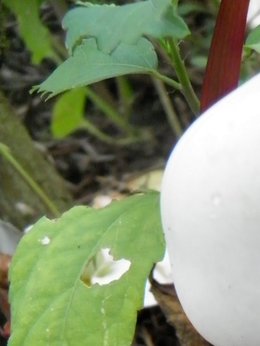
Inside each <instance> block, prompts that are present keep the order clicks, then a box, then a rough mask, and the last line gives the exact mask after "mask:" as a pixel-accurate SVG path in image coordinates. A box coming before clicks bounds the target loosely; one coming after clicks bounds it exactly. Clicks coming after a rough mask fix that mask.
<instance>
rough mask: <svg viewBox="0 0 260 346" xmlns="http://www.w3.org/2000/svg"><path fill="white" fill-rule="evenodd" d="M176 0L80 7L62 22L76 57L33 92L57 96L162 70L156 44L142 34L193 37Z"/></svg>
mask: <svg viewBox="0 0 260 346" xmlns="http://www.w3.org/2000/svg"><path fill="white" fill-rule="evenodd" d="M174 8H175V6H174V5H172V4H171V0H147V1H141V2H137V3H134V4H127V5H122V6H115V5H93V4H89V3H87V4H86V6H80V7H77V8H75V9H73V10H71V11H69V12H68V14H67V15H66V16H65V18H64V21H63V26H64V28H65V29H67V38H66V45H67V48H68V50H69V52H70V54H72V56H71V57H69V58H68V60H67V61H65V62H64V63H63V64H62V65H61V66H59V67H58V68H57V69H56V70H55V71H54V73H53V74H52V75H51V76H50V77H49V78H48V79H47V80H46V81H45V82H43V83H42V84H40V85H39V86H36V87H34V89H33V90H38V91H39V92H44V93H50V96H49V97H51V96H54V95H56V94H58V93H60V92H62V91H64V90H68V89H71V88H75V87H80V86H83V85H88V84H91V83H95V82H98V81H100V80H103V79H107V78H112V77H117V76H122V75H125V74H130V73H149V72H151V70H154V69H156V68H157V56H156V53H155V51H154V48H153V45H152V44H151V42H150V41H148V40H147V38H144V37H143V36H147V35H148V36H151V37H154V38H162V37H166V36H172V37H175V38H183V37H184V36H186V35H187V34H189V30H188V28H187V26H186V24H185V23H184V21H183V20H182V19H181V18H180V17H179V16H178V15H177V14H176V13H175V11H174Z"/></svg>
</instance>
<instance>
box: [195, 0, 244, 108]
mask: <svg viewBox="0 0 260 346" xmlns="http://www.w3.org/2000/svg"><path fill="white" fill-rule="evenodd" d="M248 6H249V0H222V1H221V5H220V9H219V13H218V16H217V21H216V26H215V30H214V34H213V38H212V43H211V47H210V52H209V57H208V63H207V68H206V74H205V77H204V82H203V88H202V96H201V111H205V110H206V109H207V108H209V107H210V106H211V105H212V104H213V103H215V102H216V101H218V100H219V99H220V98H222V97H223V96H225V95H226V94H228V93H229V92H230V91H231V90H233V89H235V88H236V87H237V85H238V81H239V76H240V66H241V59H242V50H243V43H244V37H245V30H246V18H247V11H248Z"/></svg>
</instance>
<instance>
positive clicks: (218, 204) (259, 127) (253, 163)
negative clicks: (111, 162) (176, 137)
mask: <svg viewBox="0 0 260 346" xmlns="http://www.w3.org/2000/svg"><path fill="white" fill-rule="evenodd" d="M161 215H162V223H163V228H164V231H165V236H166V243H167V248H168V251H169V256H170V260H171V264H172V272H173V280H174V284H175V286H176V290H177V293H178V296H179V299H180V301H181V304H182V306H183V308H184V310H185V312H186V313H187V316H188V317H189V319H190V321H191V322H192V324H193V325H194V327H195V328H196V329H197V330H198V332H199V333H200V334H201V335H202V336H204V338H205V339H206V340H208V341H209V342H210V343H212V344H213V345H215V346H259V345H260V75H258V76H256V77H254V78H253V79H251V80H250V81H249V82H247V83H245V84H244V85H243V86H241V87H239V88H238V89H237V90H236V91H234V92H232V93H231V94H229V95H228V96H226V97H225V98H223V99H222V100H221V101H219V102H218V103H217V104H215V105H214V106H213V107H211V108H210V109H209V110H207V111H206V112H205V113H204V114H203V115H202V116H200V117H199V119H198V120H196V121H195V122H194V124H193V125H192V126H191V127H190V128H189V129H188V130H187V131H186V133H185V134H184V135H183V136H182V138H181V140H180V141H179V142H178V144H177V145H176V147H175V148H174V150H173V152H172V154H171V156H170V159H169V161H168V163H167V166H166V171H165V174H164V178H163V183H162V192H161Z"/></svg>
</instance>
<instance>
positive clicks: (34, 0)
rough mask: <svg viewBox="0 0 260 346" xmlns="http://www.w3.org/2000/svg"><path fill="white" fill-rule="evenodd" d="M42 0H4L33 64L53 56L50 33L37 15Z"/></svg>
mask: <svg viewBox="0 0 260 346" xmlns="http://www.w3.org/2000/svg"><path fill="white" fill-rule="evenodd" d="M41 2H43V1H42V0H26V1H17V0H4V4H5V6H7V7H8V8H9V9H10V10H11V11H12V12H13V13H14V14H15V16H16V18H17V20H18V24H19V29H20V33H21V35H22V38H23V39H24V41H25V44H26V46H27V47H28V49H29V50H30V51H31V52H32V61H33V63H35V64H38V63H40V62H41V60H42V59H43V58H46V57H52V58H53V57H55V56H56V55H55V53H54V50H53V48H52V41H51V35H50V33H49V31H48V29H47V28H46V27H45V26H44V25H43V24H42V22H41V20H40V17H39V8H40V4H41Z"/></svg>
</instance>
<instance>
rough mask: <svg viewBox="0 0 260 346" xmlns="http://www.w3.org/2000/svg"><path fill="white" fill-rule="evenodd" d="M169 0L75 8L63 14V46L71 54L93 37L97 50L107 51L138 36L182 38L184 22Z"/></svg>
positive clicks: (136, 38)
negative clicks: (64, 37)
mask: <svg viewBox="0 0 260 346" xmlns="http://www.w3.org/2000/svg"><path fill="white" fill-rule="evenodd" d="M174 8H175V6H174V5H172V3H171V0H148V1H139V2H136V3H132V4H126V5H123V6H115V5H93V4H89V3H87V4H86V6H80V7H77V8H75V9H73V10H71V11H70V12H68V14H67V15H66V16H65V18H64V20H63V26H64V28H65V29H67V30H68V32H67V37H66V45H67V47H68V49H69V52H70V53H71V52H72V51H73V49H74V48H75V47H76V46H78V45H80V44H81V41H82V39H84V38H88V37H94V38H95V39H96V41H97V46H98V49H99V50H101V51H102V52H104V53H108V54H110V53H111V52H112V51H113V50H114V49H116V47H118V46H120V45H121V44H122V43H126V44H131V45H134V44H136V42H137V41H138V40H139V39H140V37H143V36H144V35H145V36H150V37H154V38H163V37H168V36H171V37H174V38H184V37H185V36H187V35H188V34H189V30H188V28H187V25H186V24H185V22H184V21H183V20H182V18H181V17H179V16H178V15H177V14H176V11H175V9H174Z"/></svg>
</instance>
